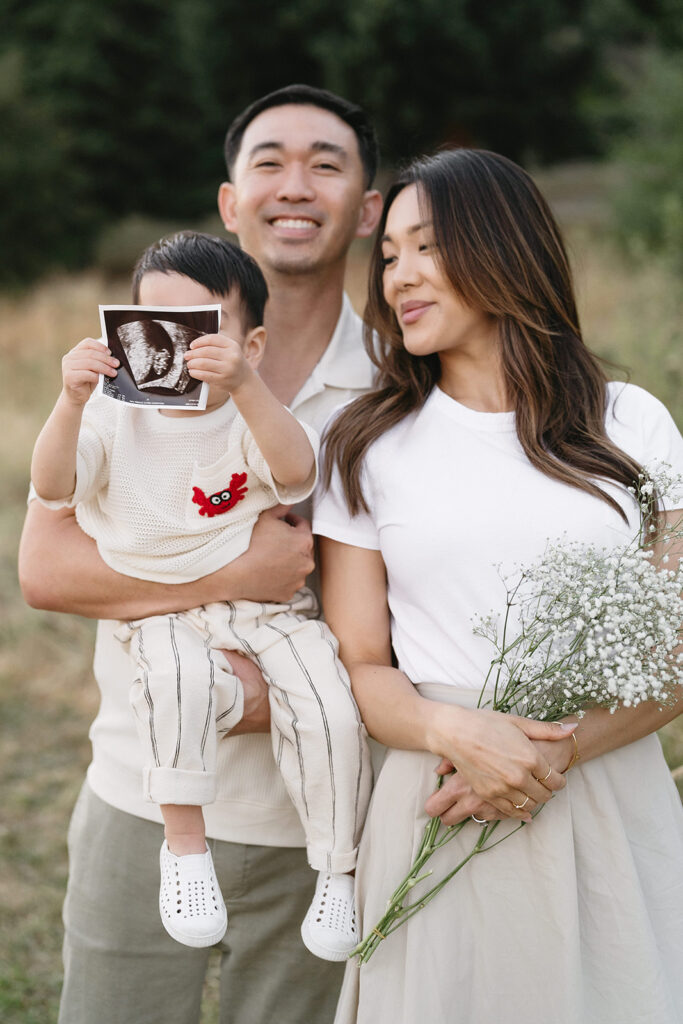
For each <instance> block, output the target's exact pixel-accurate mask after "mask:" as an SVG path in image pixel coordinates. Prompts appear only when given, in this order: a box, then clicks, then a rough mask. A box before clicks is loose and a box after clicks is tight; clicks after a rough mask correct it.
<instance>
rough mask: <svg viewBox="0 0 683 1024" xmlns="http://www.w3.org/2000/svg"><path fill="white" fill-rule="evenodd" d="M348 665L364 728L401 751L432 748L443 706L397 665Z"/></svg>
mask: <svg viewBox="0 0 683 1024" xmlns="http://www.w3.org/2000/svg"><path fill="white" fill-rule="evenodd" d="M347 668H348V671H349V676H350V678H351V686H352V688H353V694H354V697H355V698H356V702H357V704H358V707H359V710H360V713H361V715H362V718H363V721H364V722H365V727H366V728H367V730H368V732H369V734H370V735H371V736H372V737H373V738H374V739H376V740H378V742H380V743H383V744H384V745H385V746H387V747H397V748H399V749H401V750H429V749H430V742H431V738H432V736H433V733H434V719H435V716H436V713H437V708H439V707H441V705H438V704H436V703H435V702H434V701H430V700H426V699H425V698H424V697H422V696H420V694H419V693H418V691H417V690H416V689H415V687H414V686H413V684H412V683H411V681H410V680H409V679H408V677H407V676H406V675H404V673H403V672H400V671H399V670H398V669H396V668H391V667H389V666H386V665H375V664H368V663H358V664H355V665H354V664H351V665H347ZM456 710H457V709H456Z"/></svg>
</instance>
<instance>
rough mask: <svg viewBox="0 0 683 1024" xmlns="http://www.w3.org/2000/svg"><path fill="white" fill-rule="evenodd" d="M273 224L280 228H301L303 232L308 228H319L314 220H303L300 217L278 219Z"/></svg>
mask: <svg viewBox="0 0 683 1024" xmlns="http://www.w3.org/2000/svg"><path fill="white" fill-rule="evenodd" d="M273 224H275V225H277V227H279V228H299V229H301V230H306V229H308V228H314V227H316V226H317V225H316V223H315V221H314V220H301V219H300V218H298V217H297V218H290V217H276V218H275V220H274V221H273Z"/></svg>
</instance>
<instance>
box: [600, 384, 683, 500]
mask: <svg viewBox="0 0 683 1024" xmlns="http://www.w3.org/2000/svg"><path fill="white" fill-rule="evenodd" d="M612 387H613V388H614V387H615V385H612ZM616 389H618V390H616ZM616 389H615V391H616V393H615V398H614V403H613V407H612V414H613V416H614V418H615V421H616V422H617V423H618V422H620V421H621V422H624V421H625V420H627V419H630V420H631V421H632V422H634V423H637V424H638V435H639V446H640V451H638V452H633V453H632V454H633V455H634V457H635V458H636V459H637V460H638V462H640V464H641V465H642V466H643V468H644V469H646V470H649V471H650V472H652V473H654V474H657V471H658V469H663V470H664V471H666V473H667V475H671V476H673V477H674V478H677V479H678V480H680V484H679V485H674V486H672V488H671V489H670V491H669V492H668V493H666V494H664V495H662V507H663V508H664V510H665V511H667V512H668V511H671V510H672V509H675V508H682V507H683V437H682V436H681V432H680V430H679V429H678V427H677V426H676V424H675V422H674V419H673V417H672V415H671V413H670V412H669V410H668V409H667V408H666V406H665V405H663V403H662V402H660V401H659V399H658V398H655V396H654V395H651V394H650V393H649V392H648V391H645V390H644V389H643V388H640V387H637V386H636V385H634V384H626V385H623V384H622V385H616Z"/></svg>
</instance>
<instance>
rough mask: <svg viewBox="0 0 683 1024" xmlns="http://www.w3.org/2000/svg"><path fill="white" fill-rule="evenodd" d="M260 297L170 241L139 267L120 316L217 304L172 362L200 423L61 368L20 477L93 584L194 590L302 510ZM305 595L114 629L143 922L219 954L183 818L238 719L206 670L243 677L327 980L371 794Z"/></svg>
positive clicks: (191, 833)
mask: <svg viewBox="0 0 683 1024" xmlns="http://www.w3.org/2000/svg"><path fill="white" fill-rule="evenodd" d="M267 294H268V293H267V288H266V283H265V280H264V279H263V275H262V274H261V271H260V269H259V268H258V266H257V265H256V263H255V262H254V261H253V260H252V259H251V257H249V256H248V255H247V254H246V253H245V252H243V251H242V250H241V249H239V248H237V247H235V246H233V245H231V244H230V243H229V242H227V241H224V240H223V239H219V238H213V237H211V236H209V235H203V234H198V233H194V232H182V233H180V234H177V235H174V236H173V237H171V238H168V239H162V241H160V242H158V243H156V244H155V245H153V246H151V247H150V248H149V249H147V250H146V251H145V253H144V254H143V256H142V257H141V259H140V260H139V261H138V264H137V266H136V269H135V273H134V295H133V301H134V302H136V303H140V304H143V305H146V306H169V305H178V306H190V305H205V304H207V303H211V302H216V298H218V300H219V301H220V303H221V307H222V319H221V327H220V333H218V334H213V335H204V336H202V337H199V338H196V339H195V340H194V341H193V342H192V343H191V345H190V347H189V350H188V352H187V353H186V356H185V359H186V361H187V368H188V372H189V374H190V376H192V377H193V378H195V379H196V380H200V381H206V382H207V384H208V385H209V393H208V400H207V406H206V409H205V410H204V411H201V412H199V411H194V410H180V409H174V408H171V407H165V408H152V407H149V408H144V407H136V406H132V405H130V404H127V403H124V402H118V401H113V400H112V399H110V398H106V397H104V396H100V395H93V394H92V393H93V390H94V388H95V386H96V384H97V381H98V375H99V374H100V373H104V374H106V375H107V376H110V377H111V376H115V375H116V366H117V365H118V364H117V361H116V360H115V359H114V358H113V357H112V356H111V353H110V352H109V350H108V349H107V348H106V346H105V345H103V344H102V343H101V342H100V341H96V340H94V339H91V338H86V339H85V340H84V341H82V342H80V344H78V345H77V346H76V347H75V348H73V349H72V350H71V351H70V352H69V353H68V354H67V355H66V356H65V357H64V359H63V362H62V376H63V388H62V392H61V394H60V396H59V398H58V399H57V402H56V404H55V407H54V409H53V411H52V413H51V415H50V417H49V419H48V420H47V423H46V424H45V426H44V427H43V430H42V431H41V434H40V436H39V438H38V441H37V442H36V447H35V450H34V454H33V461H32V465H31V475H32V480H33V485H34V487H35V490H36V492H37V495H38V497H39V499H40V500H41V501H42V502H43V503H44V504H46V505H48V506H49V507H63V506H66V505H68V506H74V505H75V507H76V516H77V518H78V522H79V523H80V525H81V527H82V529H83V530H84V531H85V532H86V533H88V534H89V535H90V536H92V537H94V539H95V540H96V541H97V545H98V549H99V552H100V554H101V556H102V557H103V559H104V560H105V562H107V563H108V564H109V565H110V566H111V567H112V568H114V569H116V570H117V571H119V572H122V573H125V574H127V575H131V576H135V577H138V578H140V579H149V580H156V581H160V582H168V583H180V582H184V581H187V580H192V579H198V578H199V577H201V576H205V575H207V574H208V573H211V572H213V571H215V570H216V569H218V568H220V567H221V566H222V565H225V564H226V563H227V562H229V561H231V560H232V559H234V558H237V557H238V556H239V555H240V554H242V553H243V552H244V551H245V550H246V549H247V547H248V546H249V540H250V536H251V531H252V529H253V526H254V524H255V522H256V519H257V517H258V515H259V513H260V512H262V511H263V510H264V509H266V508H270V507H272V506H273V505H275V504H277V503H278V502H283V503H285V504H291V503H294V502H297V501H300V500H302V499H303V498H305V497H307V496H308V495H309V494H310V493H311V491H312V489H313V486H314V484H315V479H316V450H315V449H316V447H317V438H316V437H315V434H314V432H313V431H312V430H311V429H310V428H309V427H308V426H305V425H303V424H300V423H299V422H298V421H297V420H296V419H295V418H294V416H293V415H292V414H291V413H290V412H289V411H288V410H287V409H286V408H285V407H284V406H282V405H281V404H280V402H278V400H277V399H276V398H275V396H274V395H273V394H272V393H271V392H270V391H269V389H268V388H267V387H266V386H265V384H264V383H263V382H262V381H261V379H260V378H259V376H258V374H257V372H256V371H257V367H258V365H259V362H260V360H261V358H262V355H263V351H264V345H265V340H266V335H265V329H264V327H263V326H262V324H263V310H264V306H265V302H266V299H267ZM316 609H317V602H316V599H315V597H314V595H313V594H312V593H311V592H310V591H309V590H307V589H304V590H301V591H299V592H298V593H297V594H296V595H295V596H294V598H293V599H292V601H291V602H289V603H288V604H286V605H284V604H275V603H263V604H261V603H256V602H253V601H246V600H242V601H234V602H227V601H226V602H222V603H216V604H211V605H205V606H202V607H201V608H195V609H192V610H191V611H188V612H180V613H178V614H173V615H159V616H153V617H149V618H145V619H141V620H137V621H134V622H127V623H121V624H120V626H119V629H118V631H117V635H118V636H119V638H120V639H121V641H122V642H123V643H125V644H126V645H127V646H128V647H129V650H130V654H131V657H132V659H133V661H134V667H135V672H134V676H135V679H134V683H133V686H132V691H131V703H132V705H133V708H134V710H135V714H136V719H137V724H138V730H139V733H140V737H141V740H142V743H143V746H144V750H145V772H144V779H145V783H144V784H145V791H146V796H147V797H148V798H149V799H151V800H153V801H155V802H157V803H158V804H159V805H160V809H161V813H162V816H163V820H164V824H165V840H164V842H163V844H162V847H161V853H160V866H161V885H160V893H159V909H160V913H161V919H162V922H163V925H164V927H165V928H166V930H167V931H168V932H169V934H170V935H172V936H173V938H174V939H176V940H177V941H179V942H182V943H185V944H186V945H189V946H208V945H212V944H213V943H215V942H218V941H219V940H220V939H221V938H222V937H223V935H224V933H225V930H226V927H227V915H226V910H225V904H224V902H223V899H222V896H221V893H220V889H219V886H218V882H217V879H216V875H215V871H214V867H213V863H212V859H211V853H210V851H209V849H208V847H207V845H206V840H205V832H204V818H203V814H202V805H203V804H206V803H209V802H211V801H212V800H213V799H214V796H215V790H216V773H215V761H216V743H217V740H218V738H220V737H221V736H224V735H225V734H227V733H229V732H230V730H231V729H232V728H233V727H234V726H235V725H236V723H237V722H238V721H239V720H240V718H241V716H242V704H243V702H242V690H241V686H240V683H239V680H238V679H237V677H236V676H235V675H234V673H233V672H232V669H231V666H230V664H229V662H228V660H227V659H226V658H225V656H224V655H223V654H222V653H221V651H222V650H223V649H226V648H227V649H229V650H236V651H239V652H241V653H242V654H245V655H246V656H248V657H249V658H251V659H252V660H253V661H254V662H255V663H256V664H257V665H258V667H259V668H260V669H261V671H262V673H263V675H264V678H265V679H266V681H267V683H268V693H269V702H270V709H271V734H272V741H273V751H274V755H275V758H276V760H277V763H278V766H279V768H280V771H281V773H282V776H283V779H284V781H285V784H286V786H287V790H288V792H289V795H290V797H291V799H292V801H293V803H294V805H295V807H296V809H297V811H298V813H299V816H300V818H301V822H302V825H303V828H304V831H305V834H306V846H307V855H308V860H309V863H310V865H311V867H313V868H314V869H316V870H317V871H318V872H319V876H318V882H317V886H316V892H315V896H314V899H313V902H312V904H311V907H310V908H309V911H308V913H307V914H306V917H305V918H304V922H303V924H302V938H303V941H304V943H305V944H306V946H307V947H308V949H309V950H311V952H313V953H315V954H316V955H317V956H320V957H322V958H323V959H326V960H343V959H345V958H346V956H347V955H348V954H349V952H350V951H351V949H353V947H354V946H355V945H356V943H357V941H358V936H357V932H356V925H355V916H354V908H353V878H352V876H351V874H349V872H352V870H353V868H354V866H355V861H356V850H357V845H358V839H359V835H360V830H361V828H362V825H363V821H364V817H365V812H366V808H367V802H368V798H369V791H370V785H371V769H370V762H369V754H368V749H367V743H366V739H365V730H364V727H363V725H362V722H361V720H360V715H359V713H358V709H357V707H356V705H355V702H354V700H353V697H352V694H351V689H350V685H349V679H348V676H347V674H346V671H345V670H344V668H343V666H342V664H341V662H340V661H339V659H338V657H337V654H336V651H337V645H336V641H335V639H334V637H333V636H332V635H331V633H330V632H329V630H328V629H327V627H326V626H325V624H324V623H322V622H320V621H319V620H318V619H316V618H314V616H315V614H316Z"/></svg>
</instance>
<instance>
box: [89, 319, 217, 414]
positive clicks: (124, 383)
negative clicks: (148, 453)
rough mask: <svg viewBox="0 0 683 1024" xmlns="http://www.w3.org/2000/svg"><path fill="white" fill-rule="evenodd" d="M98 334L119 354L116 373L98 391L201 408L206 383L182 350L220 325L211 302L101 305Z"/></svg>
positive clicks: (126, 398)
mask: <svg viewBox="0 0 683 1024" xmlns="http://www.w3.org/2000/svg"><path fill="white" fill-rule="evenodd" d="M100 322H101V324H102V340H103V341H105V342H106V344H107V345H108V347H109V348H110V349H111V352H112V354H113V355H114V356H116V358H117V359H118V360H119V363H120V366H119V368H118V373H117V375H116V377H106V376H103V377H101V378H100V385H99V391H100V392H101V393H102V394H104V395H107V396H108V397H110V398H115V399H117V400H118V401H120V402H128V403H130V404H131V405H142V406H151V407H158V406H174V407H175V408H177V409H205V408H206V397H207V393H208V386H207V385H206V384H204V383H202V382H201V381H198V380H194V379H193V378H192V377H191V376H190V374H189V373H188V370H187V363H186V362H185V358H184V356H185V353H186V352H187V350H188V348H189V347H190V343H191V342H192V341H193V340H194V339H195V338H199V337H201V335H202V334H215V333H216V331H217V330H218V328H219V326H220V305H215V306H165V307H155V308H152V307H151V306H100Z"/></svg>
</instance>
